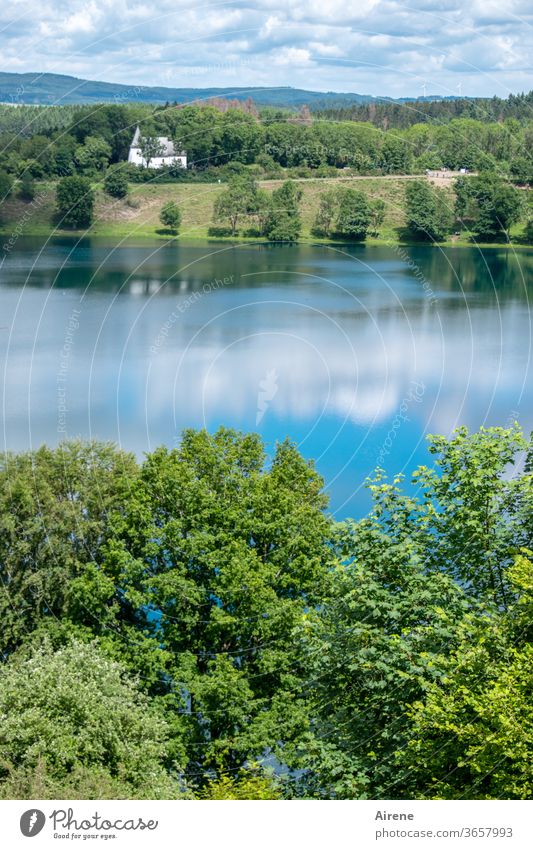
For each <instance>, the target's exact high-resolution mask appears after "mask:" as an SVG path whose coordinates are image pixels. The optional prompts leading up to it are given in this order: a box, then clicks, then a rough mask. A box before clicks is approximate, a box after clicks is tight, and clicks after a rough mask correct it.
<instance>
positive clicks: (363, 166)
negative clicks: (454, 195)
mask: <svg viewBox="0 0 533 849" xmlns="http://www.w3.org/2000/svg"><path fill="white" fill-rule="evenodd" d="M527 98H531V95H528V96H527ZM517 99H518V100H519V98H517ZM511 100H512V99H511V98H509V101H502V103H506V104H508V103H511ZM490 102H492V101H490ZM520 102H521V101H520ZM446 103H447V101H440V102H437V103H433V104H419V103H417V104H416V108H415V107H414V106H413V105H411V104H405V105H403V106H401V107H400V106H398V104H388V103H386V102H384V103H382V104H373V105H370V106H364V107H363V106H361V107H357V108H358V109H359V108H360V109H383V110H385V111H386V110H388V109H393V108H394V109H396V110H399V114H409V115H411V116H413V115H414V116H415V117H418V118H420V120H415V121H413V122H411V123H409V125H408V126H405V127H402V126H395V124H394V122H390V121H389V120H388V119H387V120H384V121H383V124H384V126H383V127H381V126H376V124H375V123H372V121H371V120H368V121H360V120H351V118H353V117H354V116H353V115H352V114H351V113H350V112H348V114H347V115H344V113H340V117H339V118H337V117H335V116H334V115H333V114H332V115H330V114H324V115H313V114H312V113H311V112H310V111H309V110H306V109H301V110H300V112H299V113H291V112H290V111H289V110H276V109H273V108H271V107H270V108H264V109H259V110H257V109H252V108H246V104H243V105H242V106H241V107H237V106H235V105H230V106H229V107H228V108H226V105H224V102H218V103H216V105H202V106H199V105H193V106H178V105H176V104H174V105H171V104H168V105H165V106H161V107H153V106H148V105H142V104H141V105H139V104H111V105H106V104H104V105H95V106H92V107H89V106H83V107H73V106H65V107H51V108H50V109H48V108H44V107H42V108H38V107H26V106H21V107H18V108H16V109H15V108H13V107H0V170H2V171H4V172H6V173H7V174H9V175H10V176H11V177H12V178H14V179H16V178H20V177H22V175H24V174H26V173H29V174H30V175H31V177H32V178H34V179H54V178H57V177H60V176H71V175H74V174H76V175H81V176H90V177H94V176H101V175H102V174H103V173H104V172H105V170H106V169H107V168H108V167H109V166H112V165H115V164H117V163H123V164H124V163H125V162H126V160H127V155H128V148H129V145H130V143H131V140H132V138H133V133H134V130H135V127H136V126H137V125H139V127H140V128H141V132H142V135H143V138H144V139H145V140H151V139H152V140H153V139H156V138H157V136H162V135H164V136H168V137H170V138H172V139H173V140H174V141H175V143H176V145H177V146H178V147H179V148H180V149H185V150H186V151H187V155H188V162H189V166H190V171H188V172H184V170H183V169H180V168H172V167H168V168H166V169H164V170H163V171H162V173H161V174H160V175H159V177H160V178H162V177H163V176H166V178H167V179H181V180H184V179H200V178H201V175H202V174H204V175H205V172H213V173H212V174H211V176H212V177H213V176H214V174H215V173H216V174H217V175H219V176H220V177H221V178H222V179H223V178H224V174H225V171H224V168H227V166H228V165H231V164H237V165H242V166H252V167H254V168H255V170H256V174H257V173H268V174H274V173H275V172H276V171H279V169H282V168H283V169H287V168H289V169H299V170H300V172H301V173H300V176H306V175H309V174H315V175H316V174H317V173H319V174H321V173H322V174H323V175H327V174H328V169H330V170H331V169H350V170H351V171H352V172H353V173H357V174H412V173H414V174H416V173H421V172H423V171H424V169H426V168H433V169H439V168H448V169H460V168H468V169H471V170H476V171H486V170H497V171H498V172H499V173H500V174H501V175H502V176H508V177H510V178H511V179H513V180H515V181H517V182H530V181H531V179H532V176H533V175H532V163H531V155H530V150H531V143H532V141H533V122H532V121H531V118H530V115H529V114H526V115H525V117H524V116H523V115H522V114H521V116H520V119H519V118H517V117H515V116H514V113H513V110H511V111H510V112H508V111H506V110H505V109H503V107H502V109H501V110H500V112H498V111H497V110H493V112H490V111H489V112H487V113H486V114H477V113H476V115H475V116H474V117H465V116H461V117H452V119H451V120H450V121H448V122H446V123H442V122H438V121H436V122H434V123H431V122H428V121H426V120H423V118H424V113H423V111H422V112H420V111H419V106H427V107H428V108H430V107H431V108H435V109H437V108H444V104H446ZM451 103H452V104H453V103H455V101H451ZM528 103H529V100H528ZM354 114H355V113H354ZM126 167H127V166H126ZM127 170H128V175H129V178H130V179H131V180H135V179H136V180H142V179H145V178H147V179H149V178H150V175H149V174H148V175H147V174H146V173H145V171H146V170H148V171H149V170H150V169H142V168H135V167H134V166H133V167H129V168H128V169H127ZM229 173H231V171H230V172H229ZM152 176H153V175H152Z"/></svg>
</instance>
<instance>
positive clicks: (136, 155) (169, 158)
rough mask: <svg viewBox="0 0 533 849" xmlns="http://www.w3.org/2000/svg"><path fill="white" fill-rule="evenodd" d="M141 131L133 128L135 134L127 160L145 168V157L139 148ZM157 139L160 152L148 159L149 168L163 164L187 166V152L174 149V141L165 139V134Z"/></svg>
mask: <svg viewBox="0 0 533 849" xmlns="http://www.w3.org/2000/svg"><path fill="white" fill-rule="evenodd" d="M140 141H141V131H140V129H139V127H137V129H136V130H135V135H134V136H133V140H132V142H131V145H130V150H129V153H128V162H131V163H132V165H142V166H144V167H145V168H146V167H147V166H146V159H144V158H143V155H142V152H141V148H140V146H139V145H140ZM157 141H158V142H159V144H160V146H161V152H160V153H159V154H158V155H157V156H154V157H153V159H151V160H150V168H162V167H163V165H179V166H181V167H182V168H186V167H187V154H186V152H185V151H184V150H176V148H175V147H174V142H173V141H172V140H171V139H167V137H166V136H158V137H157Z"/></svg>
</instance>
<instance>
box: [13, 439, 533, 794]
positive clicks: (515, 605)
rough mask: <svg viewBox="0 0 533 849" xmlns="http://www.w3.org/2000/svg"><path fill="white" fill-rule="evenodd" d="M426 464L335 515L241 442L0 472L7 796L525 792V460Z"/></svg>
mask: <svg viewBox="0 0 533 849" xmlns="http://www.w3.org/2000/svg"><path fill="white" fill-rule="evenodd" d="M429 451H430V455H431V458H432V462H431V463H430V464H429V465H426V466H421V467H419V468H418V469H417V471H416V472H415V473H414V475H413V479H412V482H411V483H412V486H411V485H410V484H408V483H407V482H406V481H404V480H403V479H402V477H401V476H398V477H395V478H394V479H392V480H387V479H386V478H385V477H384V473H383V472H382V471H380V470H378V471H377V472H376V473H375V475H374V477H373V478H372V480H371V481H369V482H368V485H369V487H370V490H371V493H372V497H373V508H372V510H371V512H370V513H369V515H368V516H367V517H365V518H363V519H361V520H359V521H352V520H348V521H345V522H340V523H339V522H335V521H333V520H332V519H331V518H330V517H329V515H328V513H327V500H326V497H325V495H324V494H323V481H322V479H321V478H320V476H319V475H318V474H317V472H316V470H315V468H314V466H313V464H312V463H310V462H308V461H306V460H304V459H303V458H302V457H301V455H300V454H299V452H298V450H297V449H296V448H295V446H294V445H292V444H291V443H290V442H288V441H285V442H283V443H281V444H279V445H278V446H277V448H276V451H275V456H274V457H273V458H272V459H271V460H270V461H268V459H267V457H266V454H265V447H264V445H263V444H262V442H261V440H260V438H259V437H258V436H257V435H254V434H242V433H238V432H235V431H232V430H228V429H220V430H219V431H217V432H216V433H215V434H212V435H211V434H208V433H207V432H205V431H192V430H188V431H185V432H184V434H183V436H182V440H181V443H180V445H179V446H178V447H177V448H175V449H173V450H169V449H166V448H159V449H157V450H155V451H154V452H153V453H151V454H149V455H147V456H146V458H145V460H144V461H143V462H141V463H139V462H137V461H136V460H135V459H134V457H133V456H132V455H130V454H128V453H126V452H124V451H121V450H119V449H117V448H115V447H113V446H112V445H109V444H100V443H82V442H71V443H65V444H63V445H61V446H59V447H58V448H56V449H50V448H46V447H43V448H41V449H39V450H38V451H35V452H32V453H22V454H18V455H15V454H7V455H5V456H4V458H3V460H2V462H1V465H0V525H1V533H0V575H1V579H2V593H0V650H1V652H2V662H1V664H0V715H1V716H2V723H1V725H0V794H1V795H2V797H3V798H191V797H195V798H210V799H216V798H285V799H294V798H317V799H324V798H335V799H352V798H378V799H391V798H392V799H395V798H397V799H400V798H420V799H426V798H437V799H448V798H473V799H489V798H512V799H525V798H528V797H529V796H530V794H531V764H530V749H531V742H532V736H533V711H532V704H531V693H532V692H533V690H532V683H533V680H532V669H533V665H532V663H531V660H532V645H531V638H532V635H533V631H532V622H533V617H532V614H533V595H532V590H533V568H532V567H533V564H532V562H531V550H532V548H533V522H532V519H533V516H532V506H533V500H532V475H531V470H532V464H533V454H532V450H531V445H529V444H528V442H527V440H525V438H524V437H523V435H522V434H521V432H520V430H519V428H518V426H515V427H512V428H509V429H502V428H491V429H483V428H482V429H481V430H480V431H478V432H475V433H469V432H468V431H467V430H466V429H465V428H461V429H459V430H458V431H456V432H455V433H454V434H453V435H452V437H451V438H450V439H446V438H444V437H438V436H434V437H430V438H429ZM524 456H525V458H526V459H525V465H524V464H523V463H521V458H523V457H524ZM510 470H512V473H510Z"/></svg>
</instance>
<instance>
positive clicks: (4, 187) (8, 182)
mask: <svg viewBox="0 0 533 849" xmlns="http://www.w3.org/2000/svg"><path fill="white" fill-rule="evenodd" d="M12 188H13V180H12V178H11V177H10V176H9V174H6V172H5V171H0V202H1V201H3V200H5V199H6V198H7V197H9V195H10V194H11V189H12Z"/></svg>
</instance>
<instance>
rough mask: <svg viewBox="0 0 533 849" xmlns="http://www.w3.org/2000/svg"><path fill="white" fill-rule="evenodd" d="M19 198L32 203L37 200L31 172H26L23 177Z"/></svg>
mask: <svg viewBox="0 0 533 849" xmlns="http://www.w3.org/2000/svg"><path fill="white" fill-rule="evenodd" d="M19 197H20V198H21V199H22V200H26V201H32V200H33V199H34V198H35V181H34V179H33V177H32V176H31V174H30V173H29V171H25V172H24V174H23V175H22V179H21V181H20V187H19Z"/></svg>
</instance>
